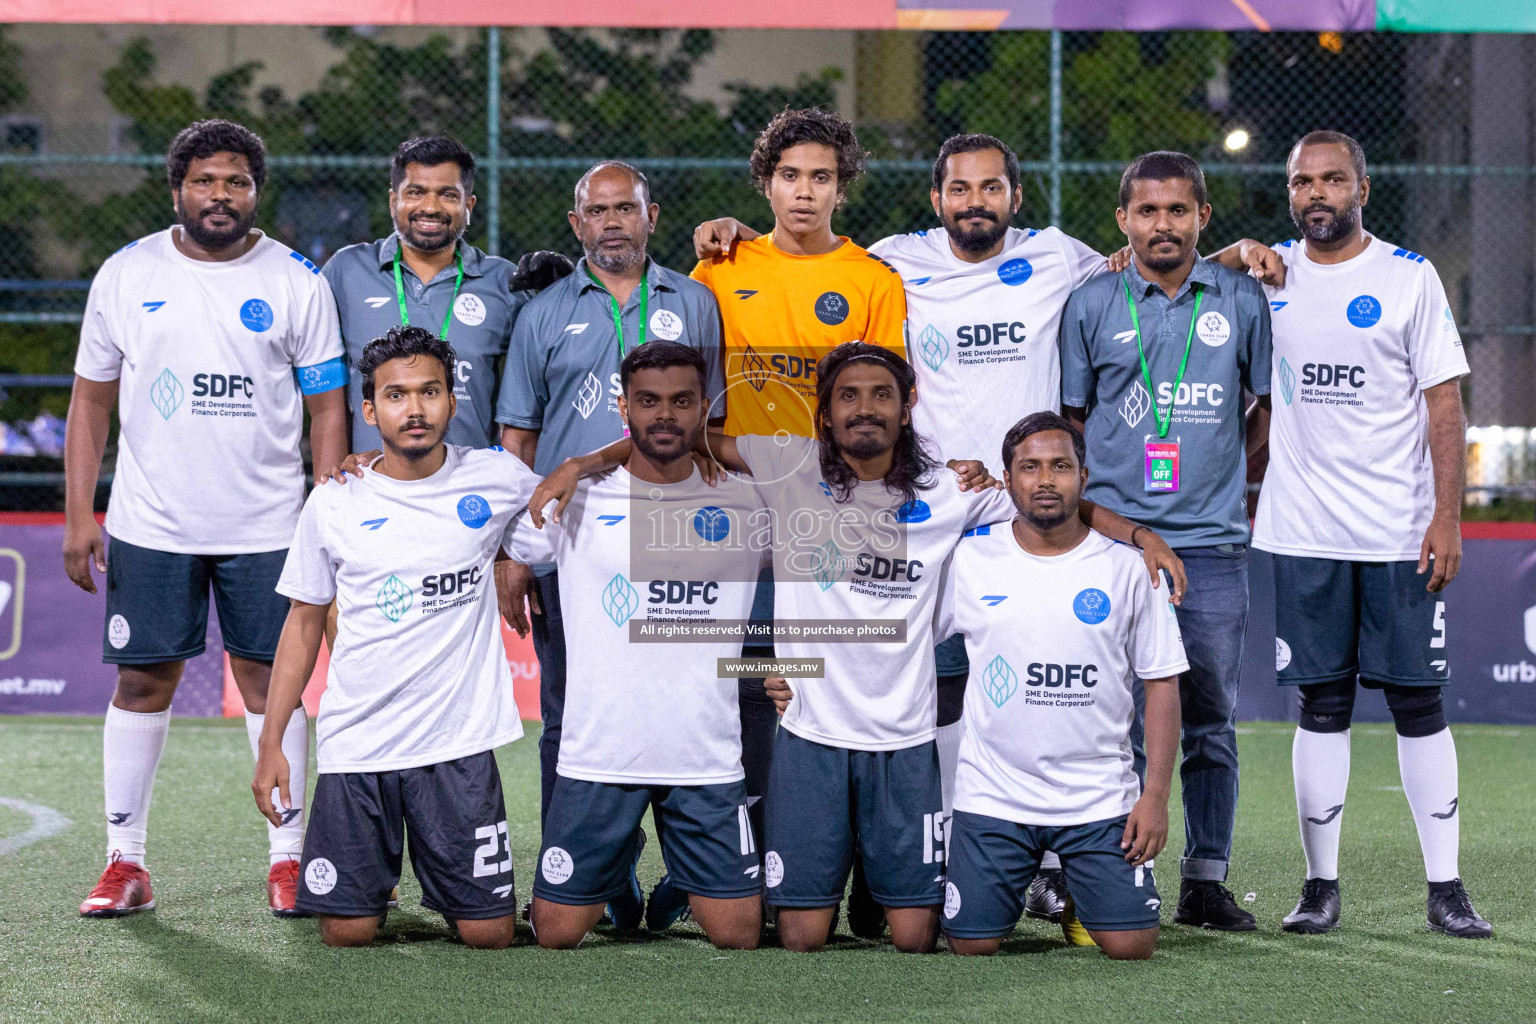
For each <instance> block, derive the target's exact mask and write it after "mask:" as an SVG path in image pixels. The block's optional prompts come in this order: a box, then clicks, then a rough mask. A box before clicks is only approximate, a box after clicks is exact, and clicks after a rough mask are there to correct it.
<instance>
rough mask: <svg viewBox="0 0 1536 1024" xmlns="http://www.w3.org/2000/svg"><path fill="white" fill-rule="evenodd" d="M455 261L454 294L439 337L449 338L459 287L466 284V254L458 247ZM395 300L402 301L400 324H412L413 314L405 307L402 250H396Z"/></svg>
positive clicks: (407, 325)
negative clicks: (401, 265) (401, 273)
mask: <svg viewBox="0 0 1536 1024" xmlns="http://www.w3.org/2000/svg"><path fill="white" fill-rule="evenodd" d="M453 262H454V264H455V265H457V267H458V272H457V273H456V274H454V276H453V294H452V295H451V296H449V297H448V312H446V313H444V314H443V329H442V331H441V332H439V333H438V337H439V338H441V339H443V340H444V341H447V340H448V325H449V324H450V323H452V322H453V303H454V301H455V300H456V299H458V297H459V288H460V287H462V286H463V284H464V256H463V254H462V253H460V252H459V251H458V250H457V249H455V250H454V251H453ZM395 301H397V302H399V303H400V325H401V326H402V327H409V326H411V314H410V313H409V312H407V311H406V308H405V280H404V279H403V278H402V277H401V276H400V251H399V250H398V249H397V250H395Z"/></svg>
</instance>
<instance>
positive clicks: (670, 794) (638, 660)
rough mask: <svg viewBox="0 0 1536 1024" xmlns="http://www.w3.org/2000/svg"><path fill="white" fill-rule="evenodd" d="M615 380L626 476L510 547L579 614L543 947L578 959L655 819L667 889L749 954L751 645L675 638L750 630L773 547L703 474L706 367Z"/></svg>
mask: <svg viewBox="0 0 1536 1024" xmlns="http://www.w3.org/2000/svg"><path fill="white" fill-rule="evenodd" d="M619 373H620V380H621V386H622V388H623V394H622V395H621V396H620V398H619V413H620V415H621V416H623V417H624V422H625V425H626V427H627V432H628V433H629V434H630V436H631V438H632V440H633V445H632V450H631V452H630V455H629V457H628V459H627V460H626V462H625V463H624V465H623V466H620V467H618V468H616V469H612V470H610V471H608V472H606V473H604V474H602V475H601V476H595V477H589V478H587V479H584V480H582V481H581V482H580V483H579V484H578V485H577V489H576V494H575V497H574V500H573V501H572V503H571V505H570V507H569V508H568V509H567V510H566V511H565V512H564V514H563V515H562V517H561V519H560V521H559V523H558V524H554V523H552V524H550V525H548V526H546V527H544V528H543V529H538V528H536V527H535V524H534V523H533V522H531V521H530V522H525V523H523V524H520V525H519V526H518V528H517V531H516V533H515V534H514V535H513V538H512V544H511V547H510V551H511V553H512V555H513V557H515V558H518V559H520V560H522V561H524V562H555V563H557V564H558V565H559V567H560V591H561V595H560V599H561V604H562V607H565V608H568V609H572V610H573V611H574V610H576V609H580V610H581V614H580V615H575V614H573V615H571V616H570V617H569V618H567V619H566V627H565V628H566V630H567V637H566V639H567V644H568V650H569V659H570V660H569V662H568V670H569V672H568V680H569V682H568V687H567V690H566V694H565V697H566V701H565V714H564V718H563V725H564V732H563V735H562V737H561V742H560V761H559V766H558V772H559V774H558V777H557V778H556V779H555V786H554V795H553V797H552V799H551V801H550V805H549V813H548V816H547V817H546V819H545V821H544V837H543V841H542V846H541V849H540V856H539V871H538V874H537V876H536V877H535V879H534V884H533V893H534V898H533V926H534V929H535V931H536V932H537V934H538V939H539V944H540V945H541V946H544V947H546V948H551V949H574V948H575V947H576V946H577V945H578V944H580V942H581V941H582V939H583V938H584V937H585V936H586V934H587V932H589V931H590V930H591V929H592V927H593V925H595V924H596V923H597V922H598V919H599V918H600V917H601V916H602V913H603V905H604V904H605V903H608V902H609V901H611V900H614V899H616V898H618V897H621V896H622V895H623V894H624V893H625V892H626V891H627V890H628V889H629V887H630V885H631V881H630V874H631V871H632V868H633V865H634V862H635V859H636V857H637V856H638V855H639V851H640V847H641V845H642V841H643V838H644V834H643V833H642V832H641V829H640V826H641V820H642V818H643V817H644V815H645V812H646V809H647V807H649V808H650V810H651V814H652V816H653V818H654V820H655V825H656V835H657V838H658V839H659V840H660V842H661V847H662V856H663V858H664V859H665V860H666V864H667V872H668V874H667V877H668V879H669V880H670V884H671V886H672V887H674V888H676V889H677V890H678V891H680V892H682V893H684V894H685V897H684V898H685V899H686V900H687V902H688V903H689V904H690V905H691V908H692V913H693V917H694V919H695V920H697V921H698V922H699V924H700V925H702V926H703V928H704V932H705V934H706V935H708V936H709V939H710V941H711V942H713V943H714V944H715V945H716V946H718V947H720V948H722V949H752V948H754V947H756V945H757V940H758V934H759V932H760V931H761V929H762V901H761V900H760V899H759V897H758V892H759V883H758V879H757V875H758V871H757V852H756V847H755V845H754V844H753V840H752V832H751V829H750V828H749V827H748V825H747V793H746V788H745V786H744V784H743V782H742V778H743V773H742V769H741V719H740V716H739V714H738V712H737V708H736V684H735V681H734V680H732V679H730V678H723V679H722V678H717V661H718V660H719V659H723V658H726V657H730V656H732V655H734V654H735V653H736V652H737V651H739V650H740V642H739V641H737V642H736V643H734V644H733V643H731V642H729V641H724V642H722V641H720V640H715V641H712V642H697V641H673V640H669V639H668V634H667V633H665V632H663V631H662V630H665V629H666V628H667V627H668V626H675V627H676V628H679V629H695V628H700V627H708V626H710V625H711V624H716V623H730V624H732V625H735V624H739V623H740V622H741V621H742V620H744V619H745V618H746V616H747V613H748V612H749V611H750V610H751V607H752V592H753V581H754V580H756V578H757V565H758V560H759V558H760V556H761V553H762V548H763V547H765V546H766V535H767V533H768V530H767V527H766V523H762V522H756V521H755V520H757V519H758V518H760V516H759V513H760V511H761V505H760V503H759V500H758V497H757V491H756V489H755V488H754V487H753V485H752V484H751V483H750V482H747V481H743V480H742V479H740V478H738V477H727V478H726V479H725V480H723V481H722V482H721V483H720V485H719V486H718V487H711V486H709V485H707V484H706V483H705V482H704V479H703V478H702V477H701V476H700V474H699V470H698V469H697V468H696V467H695V466H694V463H693V460H692V458H691V457H690V456H691V453H692V452H693V449H694V446H695V443H696V442H697V441H698V440H699V437H700V435H701V434H702V433H703V432H704V425H705V419H706V417H707V416H708V414H709V401H708V399H707V398H706V397H705V389H706V388H707V387H708V380H709V377H708V370H707V367H706V363H705V360H704V357H703V356H702V355H701V354H700V353H699V352H698V351H697V350H696V349H693V348H690V347H688V346H686V345H680V344H678V343H676V342H670V341H653V342H650V343H649V344H647V345H646V346H645V347H644V348H638V349H635V350H633V351H632V352H630V353H629V354H628V355H627V356H626V357H625V359H624V362H623V364H622V366H621V367H620V371H619ZM530 518H532V517H530ZM540 518H542V517H540ZM759 535H761V536H759ZM755 536H758V537H759V539H758V540H754V537H755ZM658 627H660V629H658ZM655 923H656V922H653V926H654V925H655ZM667 923H670V922H668V921H665V920H664V921H662V922H660V925H661V927H665V925H666V924H667Z"/></svg>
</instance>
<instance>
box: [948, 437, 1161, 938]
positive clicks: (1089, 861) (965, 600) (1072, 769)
mask: <svg viewBox="0 0 1536 1024" xmlns="http://www.w3.org/2000/svg"><path fill="white" fill-rule="evenodd" d="M1086 455H1087V447H1086V445H1084V443H1083V435H1082V434H1081V433H1080V432H1079V431H1078V430H1077V428H1076V427H1074V426H1073V425H1072V424H1070V423H1068V422H1067V421H1066V420H1064V419H1062V418H1061V417H1060V416H1058V415H1056V414H1055V413H1049V412H1041V413H1035V414H1033V415H1030V416H1026V417H1025V418H1024V419H1022V420H1020V421H1019V422H1018V424H1017V425H1015V426H1014V428H1013V429H1012V430H1010V431H1009V432H1008V435H1007V437H1006V438H1005V439H1004V441H1003V466H1004V467H1005V468H1004V470H1003V473H1004V478H1005V480H1006V481H1007V486H1008V492H1009V494H1010V495H1011V496H1012V498H1013V502H1014V505H1015V506H1016V507H1017V508H1018V517H1017V518H1015V519H1014V520H1013V523H1012V525H1011V528H1009V529H1006V530H1003V529H994V530H992V531H991V532H990V533H988V534H984V535H981V536H977V537H974V538H968V539H967V540H965V541H962V542H961V544H960V546H959V548H958V549H956V551H955V554H954V556H953V559H952V561H951V564H950V565H949V566H948V568H947V570H946V572H945V579H944V592H943V597H942V599H941V601H940V606H939V608H940V610H939V618H940V626H941V628H940V632H944V631H946V630H948V629H950V628H954V629H957V630H959V631H960V632H961V633H963V634H964V635H965V638H966V644H967V646H968V647H969V648H970V650H971V652H972V653H973V654H974V655H975V658H976V660H977V662H978V663H979V664H980V663H984V664H985V666H986V667H985V668H984V669H983V670H982V671H981V673H980V675H979V676H978V678H977V680H976V684H977V685H974V686H972V687H970V689H969V690H968V691H967V693H966V711H965V719H964V721H965V735H964V738H963V739H962V740H961V745H960V770H959V778H958V780H957V783H956V787H955V820H954V827H953V830H952V831H951V833H950V839H949V879H948V883H947V884H946V885H945V890H944V934H945V935H946V936H947V937H948V939H949V944H950V948H951V949H953V950H954V951H955V952H956V953H961V954H971V955H975V954H981V955H988V954H991V953H995V952H997V949H998V947H999V946H1000V945H1001V944H1002V941H1003V938H1004V937H1006V936H1007V935H1008V934H1009V933H1010V932H1012V931H1013V927H1014V924H1015V923H1016V922H1017V921H1018V919H1019V911H1020V909H1021V908H1022V906H1023V903H1024V894H1025V888H1026V886H1028V885H1029V884H1030V879H1031V878H1032V877H1034V874H1035V870H1036V866H1037V865H1038V863H1039V860H1040V857H1041V855H1042V854H1043V853H1044V851H1045V850H1055V851H1056V852H1057V853H1058V854H1059V855H1060V856H1061V859H1062V861H1063V869H1064V872H1065V874H1066V878H1067V887H1068V889H1069V890H1071V894H1072V897H1073V899H1074V902H1075V904H1076V906H1075V911H1076V914H1077V916H1078V918H1079V919H1080V920H1081V921H1082V923H1083V924H1084V926H1085V927H1086V928H1087V929H1088V932H1089V934H1090V935H1091V936H1092V937H1093V940H1094V941H1095V942H1096V943H1097V944H1098V945H1099V947H1100V948H1101V949H1102V950H1103V951H1104V953H1105V955H1107V956H1109V957H1111V958H1113V959H1116V960H1144V959H1147V958H1148V957H1150V956H1151V955H1152V952H1153V950H1154V949H1156V948H1157V927H1158V907H1159V905H1160V903H1161V901H1160V899H1159V897H1158V895H1157V885H1156V882H1155V880H1154V879H1153V877H1152V858H1154V857H1156V856H1157V854H1158V853H1159V852H1160V851H1161V850H1162V848H1163V844H1164V843H1165V842H1167V839H1168V797H1169V790H1170V789H1171V787H1172V785H1173V761H1174V756H1175V754H1176V753H1177V750H1178V742H1179V680H1178V674H1179V673H1180V672H1183V671H1185V670H1186V669H1188V668H1189V662H1188V661H1186V660H1185V658H1184V648H1183V645H1182V644H1181V643H1180V642H1179V627H1178V620H1177V617H1176V615H1175V613H1174V611H1173V609H1172V607H1171V606H1170V605H1169V604H1168V603H1167V602H1166V601H1165V600H1164V599H1163V597H1162V596H1161V595H1159V594H1157V593H1156V592H1155V591H1154V590H1153V588H1152V587H1151V585H1150V584H1149V582H1148V580H1147V575H1146V573H1145V572H1144V571H1143V569H1142V566H1141V564H1140V561H1139V559H1137V557H1136V556H1135V555H1134V554H1132V553H1131V552H1129V551H1127V550H1125V549H1124V548H1122V547H1120V546H1119V545H1117V544H1114V543H1112V542H1111V541H1110V540H1109V539H1108V538H1107V537H1104V536H1103V535H1102V534H1099V533H1095V532H1094V531H1093V530H1090V529H1089V528H1088V527H1087V526H1085V525H1083V521H1082V520H1081V519H1080V518H1079V517H1078V503H1079V500H1080V496H1081V494H1082V488H1083V484H1084V483H1086V482H1087V479H1088V470H1087V468H1086V466H1085V465H1084V459H1085V457H1086ZM1010 599H1011V600H1012V603H1013V604H1014V607H1013V608H1011V609H1010V608H1009V607H1008V605H1009V603H1010ZM1138 678H1139V679H1141V680H1143V682H1144V685H1145V689H1146V737H1147V784H1146V787H1145V789H1143V787H1142V786H1141V784H1140V782H1139V780H1138V779H1137V777H1136V772H1135V770H1134V766H1133V761H1134V757H1133V755H1132V752H1131V725H1132V723H1133V722H1134V720H1135V718H1136V701H1135V697H1134V693H1133V691H1134V686H1135V682H1136V680H1137V679H1138Z"/></svg>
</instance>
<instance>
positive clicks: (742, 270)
mask: <svg viewBox="0 0 1536 1024" xmlns="http://www.w3.org/2000/svg"><path fill="white" fill-rule="evenodd" d="M864 159H865V153H864V150H863V149H862V148H861V147H860V146H859V140H858V139H857V138H856V137H855V136H854V133H853V126H852V125H851V124H849V123H848V122H847V121H846V120H844V119H843V118H841V117H839V116H838V115H837V114H834V113H830V112H828V111H825V110H815V109H812V110H785V111H783V112H781V113H780V114H779V115H778V116H777V117H775V118H774V119H773V120H772V121H770V122H768V127H766V128H764V129H763V131H762V134H760V135H759V136H758V137H757V143H756V144H755V145H754V146H753V147H752V161H751V171H752V183H753V184H754V185H755V186H757V188H758V189H760V190H761V191H762V193H763V194H764V195H765V196H767V197H768V203H769V205H770V206H772V207H773V219H774V224H773V231H772V232H770V233H769V234H766V235H762V236H756V235H754V236H753V237H752V238H751V239H750V240H747V235H748V234H750V233H751V232H750V229H746V230H744V231H743V232H742V236H741V237H742V240H741V241H739V242H737V243H736V244H735V245H729V243H727V245H725V246H722V247H721V249H722V253H721V255H719V256H716V257H714V258H711V259H707V260H703V261H702V262H700V263H699V265H698V266H697V267H695V268H694V270H693V278H694V280H696V281H698V282H700V283H701V284H703V285H705V286H706V287H707V288H709V289H710V291H712V292H714V293H715V299H716V301H718V302H719V304H720V313H721V319H722V321H723V326H724V331H723V335H724V345H725V352H724V355H725V360H724V362H725V385H726V395H727V398H726V403H725V408H726V417H725V432H726V433H727V434H732V435H737V436H739V435H742V434H766V435H770V436H772V435H775V434H795V435H799V436H801V437H812V436H814V434H815V431H814V430H813V429H812V422H813V416H812V410H813V409H814V408H815V406H816V364H817V363H818V362H819V361H820V360H821V358H822V356H824V355H826V354H827V353H828V352H830V351H831V350H832V349H834V348H836V347H837V346H838V345H841V344H842V343H843V342H845V341H864V342H868V343H869V344H871V345H879V346H881V347H882V348H888V349H890V350H892V351H894V352H896V353H898V354H900V355H901V356H903V357H905V356H906V319H907V298H906V292H905V290H904V289H903V288H902V284H901V278H900V276H898V275H897V273H896V270H895V268H893V267H892V266H891V265H890V264H888V263H886V262H885V261H884V260H882V259H880V258H879V257H878V256H875V255H874V254H873V253H871V252H869V250H867V249H865V248H863V247H862V246H859V245H855V244H854V243H853V242H852V241H850V240H849V239H848V238H847V237H846V236H843V235H837V234H834V233H833V231H832V214H833V212H834V211H835V210H836V209H837V208H838V206H840V205H841V204H842V202H843V200H844V199H845V198H846V197H847V194H848V186H850V185H851V184H853V182H854V180H855V179H857V178H858V176H859V175H860V174H862V173H863V171H864ZM772 618H773V573H772V570H771V569H765V570H764V571H763V574H762V576H761V577H760V578H759V580H758V588H757V598H756V600H755V601H754V602H753V605H752V619H753V621H754V622H757V623H765V622H768V621H771V620H772ZM742 653H743V655H744V656H747V657H772V655H773V648H772V645H771V641H770V642H767V643H761V642H756V641H752V640H749V641H748V642H747V644H746V646H745V648H744V649H743V651H742ZM740 697H741V760H742V767H743V768H744V769H745V771H746V782H747V801H748V806H749V808H750V817H751V824H752V830H753V832H754V833H755V834H756V838H757V843H756V848H757V849H759V850H762V849H764V846H763V844H762V836H763V820H762V804H761V803H760V800H761V798H762V795H763V792H764V790H765V789H766V788H767V785H768V766H769V761H770V758H771V755H772V750H773V734H774V729H775V727H776V721H777V716H776V715H775V712H774V707H773V701H772V700H770V699H769V698H768V696H767V694H766V693H765V692H764V683H763V680H762V679H743V680H741V687H740ZM686 906H687V903H686V897H683V896H682V895H681V894H680V893H678V892H676V891H675V890H673V889H672V887H671V886H670V883H669V881H668V879H666V878H663V879H662V882H661V884H660V885H658V886H657V889H656V891H654V892H652V894H651V899H650V907H649V909H648V912H647V921H648V923H649V924H650V925H651V927H652V928H656V927H658V926H660V927H665V926H666V925H667V924H669V923H670V922H671V921H672V920H675V919H676V917H677V916H678V915H680V914H681V913H682V911H683V909H684V908H685V907H686ZM871 906H873V905H871ZM874 910H875V915H872V917H873V922H872V925H871V927H870V928H869V929H867V930H869V931H875V930H877V929H878V930H883V928H884V921H883V920H881V919H879V918H878V916H877V915H878V913H879V908H874Z"/></svg>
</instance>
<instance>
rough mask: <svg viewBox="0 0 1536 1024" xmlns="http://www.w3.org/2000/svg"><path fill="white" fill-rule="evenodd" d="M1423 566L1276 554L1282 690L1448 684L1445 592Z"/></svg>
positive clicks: (1277, 663) (1277, 652)
mask: <svg viewBox="0 0 1536 1024" xmlns="http://www.w3.org/2000/svg"><path fill="white" fill-rule="evenodd" d="M1417 570H1418V563H1417V562H1345V561H1339V560H1337V559H1333V558H1298V557H1296V556H1293V555H1276V556H1275V670H1276V671H1275V677H1276V679H1277V680H1278V681H1279V683H1280V685H1281V686H1305V685H1307V684H1309V683H1331V682H1334V681H1336V680H1342V679H1354V678H1355V677H1356V676H1357V675H1358V676H1359V677H1360V680H1361V682H1362V683H1363V684H1364V685H1367V686H1370V685H1372V684H1374V685H1376V686H1380V685H1381V684H1384V683H1390V684H1392V685H1393V686H1444V685H1445V684H1446V683H1447V682H1448V681H1449V680H1450V669H1449V666H1448V664H1447V661H1446V657H1445V594H1444V593H1439V594H1431V593H1430V592H1429V591H1427V590H1425V589H1424V584H1425V583H1427V582H1428V581H1429V574H1428V573H1425V574H1424V575H1422V576H1420V575H1419V573H1418V571H1417Z"/></svg>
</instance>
